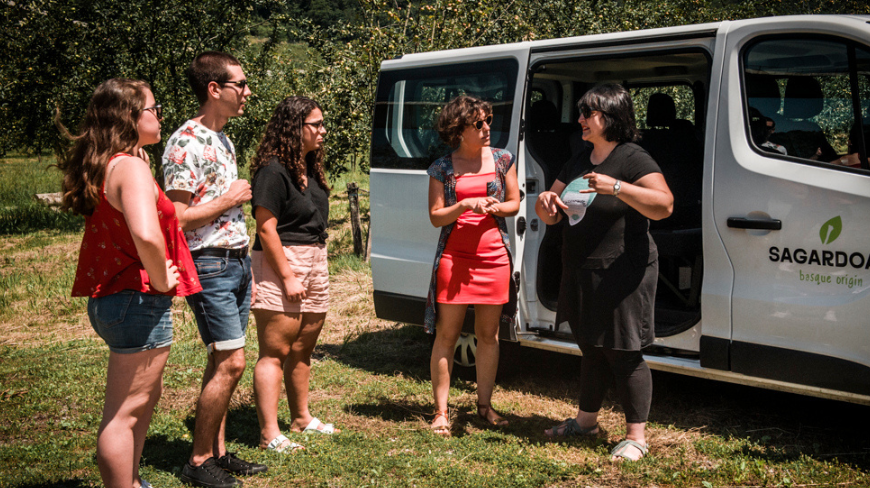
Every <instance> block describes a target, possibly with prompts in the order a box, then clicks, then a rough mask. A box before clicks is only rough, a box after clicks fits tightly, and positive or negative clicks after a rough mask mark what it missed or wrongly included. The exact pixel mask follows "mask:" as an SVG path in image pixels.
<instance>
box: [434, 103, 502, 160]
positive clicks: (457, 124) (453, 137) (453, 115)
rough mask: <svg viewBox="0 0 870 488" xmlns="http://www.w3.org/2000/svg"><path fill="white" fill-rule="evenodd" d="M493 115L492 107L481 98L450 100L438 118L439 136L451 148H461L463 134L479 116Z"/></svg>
mask: <svg viewBox="0 0 870 488" xmlns="http://www.w3.org/2000/svg"><path fill="white" fill-rule="evenodd" d="M481 111H483V113H484V115H491V114H492V105H491V104H490V103H489V102H487V101H484V100H481V99H479V98H474V97H470V96H468V95H460V96H458V97H456V98H454V99H453V100H450V101H449V102H448V103H447V105H445V106H444V108H443V109H441V115H439V116H438V135H439V136H441V140H442V141H444V143H445V144H447V145H448V146H450V147H451V148H457V147H459V143H460V142H461V141H462V133H463V132H464V131H465V129H466V128H468V126H470V125H471V124H473V123H474V122H476V121H477V118H478V115H479V114H480V112H481Z"/></svg>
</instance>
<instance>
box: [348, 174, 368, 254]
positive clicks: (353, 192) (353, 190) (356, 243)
mask: <svg viewBox="0 0 870 488" xmlns="http://www.w3.org/2000/svg"><path fill="white" fill-rule="evenodd" d="M347 201H348V204H349V205H350V226H351V230H352V232H353V253H354V254H356V255H357V256H361V255H362V253H363V252H364V250H363V242H362V225H361V224H360V221H359V185H357V184H356V182H355V181H351V182H350V183H348V184H347Z"/></svg>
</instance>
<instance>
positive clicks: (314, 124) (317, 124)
mask: <svg viewBox="0 0 870 488" xmlns="http://www.w3.org/2000/svg"><path fill="white" fill-rule="evenodd" d="M302 125H310V126H311V127H314V128H315V129H317V130H320V129H322V128H323V127H324V124H323V119H320V120H318V121H317V122H302Z"/></svg>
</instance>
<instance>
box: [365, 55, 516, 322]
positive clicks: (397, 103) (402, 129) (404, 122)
mask: <svg viewBox="0 0 870 488" xmlns="http://www.w3.org/2000/svg"><path fill="white" fill-rule="evenodd" d="M527 60H528V49H527V48H526V47H525V45H523V44H520V45H508V46H492V47H486V48H472V49H464V50H457V51H444V52H440V53H423V54H417V55H415V54H412V55H408V56H405V57H403V58H401V59H397V60H391V61H385V62H384V63H383V65H382V67H381V72H380V77H379V80H378V91H377V95H376V101H375V112H374V123H373V127H372V148H371V177H370V186H371V219H372V220H371V229H372V234H371V235H372V255H371V263H372V279H373V283H374V301H375V310H376V313H377V315H378V317H380V318H384V319H388V320H395V321H399V322H405V323H414V324H422V323H423V311H424V305H425V301H426V294H427V291H428V288H429V282H430V277H431V272H432V264H433V261H434V257H435V248H436V245H437V243H438V235H439V231H440V229H436V228H434V227H433V226H432V224H431V223H430V222H429V215H428V185H429V177H428V176H427V175H426V169H427V168H428V167H429V165H430V164H431V163H432V162H433V161H435V160H436V159H438V158H440V157H442V156H444V155H446V154H448V152H449V151H450V148H449V147H447V146H446V145H444V143H442V142H441V140H440V138H439V136H438V131H437V120H438V115H439V114H440V112H441V109H442V107H444V105H445V104H446V103H447V102H449V101H450V100H452V99H453V98H455V97H456V96H458V95H471V96H475V97H478V98H481V99H483V100H486V101H488V102H490V103H491V104H492V108H493V122H492V124H491V128H492V129H491V144H492V146H493V147H497V148H504V149H507V150H508V151H510V152H511V153H513V154H516V153H517V141H518V134H519V110H520V104H518V103H515V102H516V101H517V100H520V99H521V97H522V92H523V86H522V83H518V79H521V78H522V73H525V70H526V64H527ZM518 169H520V170H521V169H522V162H521V160H519V161H518ZM519 181H520V189H521V190H523V191H525V190H524V186H523V184H522V183H523V181H524V177H523V176H520V179H519ZM519 217H520V216H517V217H516V218H512V219H508V228H509V229H514V228H515V226H516V220H518V219H519ZM511 240H512V242H511V244H512V246H513V250H514V259H515V260H516V259H519V255H520V254H521V253H520V252H518V251H521V247H522V246H521V244H522V242H521V240H520V239H518V238H516V235H515V232H511ZM518 241H520V242H518ZM515 262H516V261H515ZM517 269H519V267H518V266H517Z"/></svg>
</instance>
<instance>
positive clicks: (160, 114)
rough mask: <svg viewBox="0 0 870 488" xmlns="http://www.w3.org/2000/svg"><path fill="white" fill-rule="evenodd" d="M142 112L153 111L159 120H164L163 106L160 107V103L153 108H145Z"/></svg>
mask: <svg viewBox="0 0 870 488" xmlns="http://www.w3.org/2000/svg"><path fill="white" fill-rule="evenodd" d="M142 110H143V111H144V110H151V111H153V112H154V116H155V117H157V120H162V119H163V105H160V104H159V103H158V104H157V105H154V106H152V107H145V108H143V109H142Z"/></svg>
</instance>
